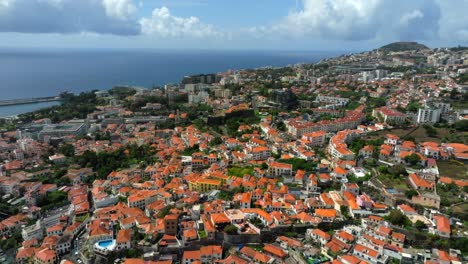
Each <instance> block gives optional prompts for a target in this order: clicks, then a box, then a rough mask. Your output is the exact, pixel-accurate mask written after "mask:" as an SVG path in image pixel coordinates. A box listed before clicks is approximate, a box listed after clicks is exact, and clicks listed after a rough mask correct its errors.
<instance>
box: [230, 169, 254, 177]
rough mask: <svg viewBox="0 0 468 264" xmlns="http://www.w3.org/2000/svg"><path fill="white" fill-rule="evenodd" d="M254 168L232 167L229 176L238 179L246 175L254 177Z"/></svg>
mask: <svg viewBox="0 0 468 264" xmlns="http://www.w3.org/2000/svg"><path fill="white" fill-rule="evenodd" d="M253 170H254V169H253V168H252V167H244V168H241V167H232V168H229V169H228V175H229V176H236V177H244V175H246V174H248V175H253Z"/></svg>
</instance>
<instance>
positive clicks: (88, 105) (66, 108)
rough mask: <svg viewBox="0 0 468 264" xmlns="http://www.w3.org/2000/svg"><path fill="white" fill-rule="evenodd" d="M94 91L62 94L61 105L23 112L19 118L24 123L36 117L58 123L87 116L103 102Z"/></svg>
mask: <svg viewBox="0 0 468 264" xmlns="http://www.w3.org/2000/svg"><path fill="white" fill-rule="evenodd" d="M94 92H95V91H91V92H84V93H80V94H79V95H73V94H70V93H65V94H62V99H63V100H62V104H61V105H56V106H52V107H49V108H45V109H40V110H37V111H35V112H30V113H26V114H21V115H19V119H20V121H22V122H24V123H28V122H30V121H32V120H36V119H42V118H50V119H51V120H52V122H54V123H58V122H60V121H64V120H70V119H73V118H78V119H83V118H86V115H87V114H89V113H92V112H93V111H94V110H96V105H99V104H100V103H101V102H100V101H99V99H98V98H97V97H96V95H95V94H94Z"/></svg>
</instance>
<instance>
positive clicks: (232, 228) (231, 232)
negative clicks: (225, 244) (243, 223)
mask: <svg viewBox="0 0 468 264" xmlns="http://www.w3.org/2000/svg"><path fill="white" fill-rule="evenodd" d="M224 232H226V233H227V234H228V235H237V234H238V233H237V232H238V229H237V227H236V226H235V225H227V226H226V227H224Z"/></svg>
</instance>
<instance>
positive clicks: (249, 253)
mask: <svg viewBox="0 0 468 264" xmlns="http://www.w3.org/2000/svg"><path fill="white" fill-rule="evenodd" d="M240 253H241V254H242V255H243V256H245V257H247V258H248V259H250V260H251V261H253V262H250V263H261V264H267V263H273V262H274V261H275V259H274V258H272V257H270V256H268V255H266V254H263V253H261V252H258V251H256V250H254V249H252V248H250V247H246V246H244V247H242V249H241V250H240Z"/></svg>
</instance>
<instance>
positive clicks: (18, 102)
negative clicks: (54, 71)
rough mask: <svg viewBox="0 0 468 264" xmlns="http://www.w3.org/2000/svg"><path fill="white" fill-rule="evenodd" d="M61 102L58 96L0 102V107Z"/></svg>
mask: <svg viewBox="0 0 468 264" xmlns="http://www.w3.org/2000/svg"><path fill="white" fill-rule="evenodd" d="M61 100H62V98H60V97H59V96H50V97H38V98H26V99H12V100H0V106H8V105H21V104H34V103H43V102H53V101H61Z"/></svg>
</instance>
